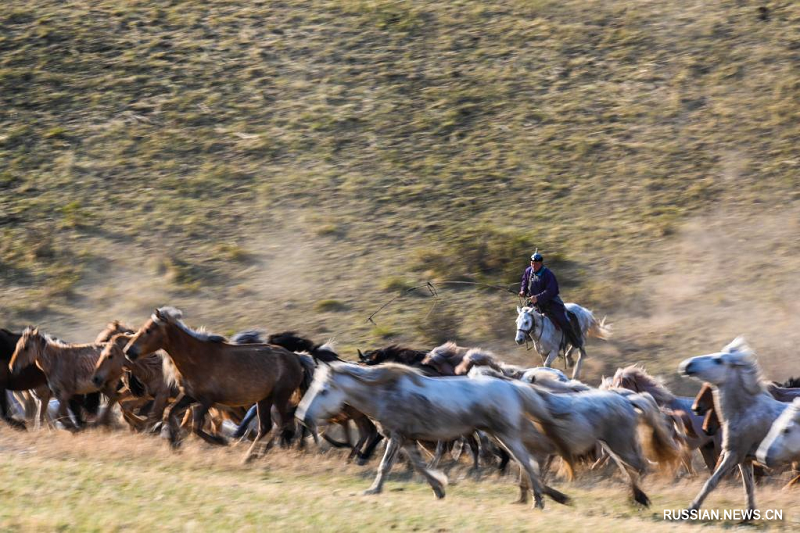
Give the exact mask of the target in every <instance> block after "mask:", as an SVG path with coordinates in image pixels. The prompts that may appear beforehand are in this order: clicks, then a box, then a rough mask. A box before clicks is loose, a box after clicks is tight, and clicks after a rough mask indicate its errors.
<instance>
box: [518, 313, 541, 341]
mask: <svg viewBox="0 0 800 533" xmlns="http://www.w3.org/2000/svg"><path fill="white" fill-rule="evenodd" d="M516 323H517V335H516V337H514V342H516V343H517V344H524V343H525V340H526V339H529V338H530V339H531V340H532V339H533V330H534V328H535V327H536V320H535V319H534V317H533V308H532V307H519V306H517V322H516Z"/></svg>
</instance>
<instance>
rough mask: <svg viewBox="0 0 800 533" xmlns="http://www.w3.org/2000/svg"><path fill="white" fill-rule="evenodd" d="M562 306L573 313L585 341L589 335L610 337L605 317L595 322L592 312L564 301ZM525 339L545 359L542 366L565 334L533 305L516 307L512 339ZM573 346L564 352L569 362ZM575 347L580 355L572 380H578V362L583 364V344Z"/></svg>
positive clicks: (555, 354) (552, 358)
mask: <svg viewBox="0 0 800 533" xmlns="http://www.w3.org/2000/svg"><path fill="white" fill-rule="evenodd" d="M564 307H566V308H567V311H568V312H569V313H573V314H574V315H575V316H576V317H577V318H578V324H579V325H580V330H581V337H582V339H583V341H584V343H585V342H586V339H587V338H588V337H597V338H598V339H603V340H608V339H609V338H611V325H610V324H606V323H605V321H606V319H605V318H604V319H603V320H601V321H599V322H598V321H597V319H596V318H595V317H594V315H593V314H592V312H591V311H589V310H588V309H585V308H583V307H581V306H580V305H578V304H574V303H567V304H564ZM526 340H530V341H531V342H533V347H534V348H536V351H537V352H538V353H539V355H541V356H542V359H543V360H544V366H553V363H554V362H555V360H556V357H558V354H559V352H560V351H561V347H562V346H563V345H564V343H565V342H566V335H565V334H564V332H563V331H561V330H559V329H557V328H556V326H555V324H554V323H553V321H552V320H550V319H549V318H548V317H546V316H545V315H543V314H541V313H540V312H539V311H537V310H536V308H534V307H519V306H518V307H517V335H516V337H515V338H514V341H515V342H516V343H517V344H523V343H524V342H525V341H526ZM574 349H575V347H574V346H570V347H569V349H567V351H566V353H565V354H564V357H565V358H566V360H567V361H568V362H569V361H571V356H572V351H573V350H574ZM578 350H579V351H580V355H578V360H577V361H576V362H575V368H574V369H573V371H572V379H580V377H581V365H582V364H583V358H584V357H586V350H584V349H583V347H581V348H578Z"/></svg>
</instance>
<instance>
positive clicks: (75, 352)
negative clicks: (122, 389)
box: [8, 328, 119, 429]
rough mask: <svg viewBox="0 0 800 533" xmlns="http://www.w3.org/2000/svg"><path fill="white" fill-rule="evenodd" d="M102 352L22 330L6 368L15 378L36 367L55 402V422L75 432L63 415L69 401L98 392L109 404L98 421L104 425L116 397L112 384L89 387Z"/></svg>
mask: <svg viewBox="0 0 800 533" xmlns="http://www.w3.org/2000/svg"><path fill="white" fill-rule="evenodd" d="M103 348H105V344H67V343H64V342H61V341H58V340H55V339H53V338H52V337H49V336H48V335H44V334H42V333H40V332H39V330H38V328H26V329H25V331H23V332H22V336H21V337H20V339H19V341H17V346H16V349H15V350H14V355H13V356H12V357H11V361H10V362H9V364H8V368H9V369H10V370H11V373H12V374H15V375H16V374H19V373H21V372H22V371H24V369H26V368H27V367H29V366H31V365H33V364H35V365H36V366H37V367H39V368H40V369H41V370H42V372H43V373H44V375H45V376H46V378H47V384H48V385H49V386H50V390H51V391H52V393H53V395H54V396H55V397H56V399H57V400H58V402H59V408H58V416H59V419H60V420H61V422H62V423H63V424H64V425H65V426H66V427H67V428H69V429H77V428H76V427H75V425H74V424H73V423H72V420H70V417H69V414H68V412H67V405H68V402H69V400H70V398H72V397H73V396H74V395H76V394H87V393H92V392H97V391H100V392H102V393H103V394H105V395H106V396H108V398H109V402H108V405H107V407H106V410H105V412H104V413H103V415H102V416H101V420H100V421H101V422H102V423H108V421H109V416H110V414H111V408H112V407H113V405H114V403H115V402H116V401H117V399H118V397H119V395H118V393H117V387H116V383H115V384H113V385H110V386H107V387H104V388H102V389H100V388H98V387H97V386H95V385H94V383H92V375H93V374H94V366H95V364H96V362H97V359H98V358H99V357H100V352H101V351H102V350H103Z"/></svg>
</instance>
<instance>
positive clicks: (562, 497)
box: [544, 487, 647, 505]
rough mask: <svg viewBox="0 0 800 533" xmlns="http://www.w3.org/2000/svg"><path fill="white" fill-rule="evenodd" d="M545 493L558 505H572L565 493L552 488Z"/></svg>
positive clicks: (546, 488)
mask: <svg viewBox="0 0 800 533" xmlns="http://www.w3.org/2000/svg"><path fill="white" fill-rule="evenodd" d="M544 491H545V494H547V495H548V496H550V498H552V499H553V501H554V502H556V503H560V504H561V505H569V504H570V503H572V499H571V498H570V497H569V496H567V495H566V494H564V493H563V492H559V491H557V490H556V489H554V488H552V487H545V488H544ZM642 494H644V493H642ZM645 498H647V496H645Z"/></svg>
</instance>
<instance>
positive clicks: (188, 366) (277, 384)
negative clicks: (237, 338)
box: [125, 307, 303, 461]
mask: <svg viewBox="0 0 800 533" xmlns="http://www.w3.org/2000/svg"><path fill="white" fill-rule="evenodd" d="M182 316H183V314H182V313H181V311H179V310H178V309H175V308H172V307H162V308H160V309H156V311H155V312H154V313H153V315H152V316H151V317H150V319H149V320H148V321H147V322H145V323H144V325H143V326H142V327H141V329H140V330H139V331H138V332H137V333H136V335H134V337H133V338H132V339H131V340H130V342H129V343H128V345H127V346H126V347H125V355H126V356H127V357H128V359H130V360H131V361H135V360H136V358H137V357H139V355H141V354H146V353H152V352H155V351H157V350H160V349H163V350H164V351H165V352H166V353H167V355H168V357H169V359H170V360H171V361H172V362H173V364H174V365H175V367H176V369H177V371H178V372H180V374H181V381H180V389H181V391H180V394H179V395H178V398H177V400H176V401H175V403H174V404H173V405H172V407H171V408H170V411H169V416H168V418H169V424H168V431H169V438H170V442H171V444H172V445H173V447H175V446H177V445H178V427H177V426H178V424H177V422H178V421H177V414H178V413H180V412H182V411H184V410H185V409H186V408H188V407H189V406H191V405H193V404H195V403H199V404H200V408H198V409H195V411H194V421H193V422H194V424H193V425H194V432H195V434H196V435H198V436H199V437H200V438H202V439H203V440H205V441H206V442H208V443H210V444H217V445H224V444H225V441H224V439H222V438H221V437H217V436H212V435H209V434H208V433H206V432H205V431H204V430H203V422H204V419H205V416H206V413H208V410H209V409H210V408H211V407H212V406H213V405H214V404H222V405H226V406H231V407H240V406H243V407H249V406H251V405H252V404H254V403H256V404H258V423H259V429H258V435H257V436H256V438H255V440H254V441H253V444H252V445H251V446H250V449H249V450H248V451H247V454H246V455H245V461H249V460H250V459H253V458H255V457H256V455H257V454H256V452H257V451H258V450H259V447H260V441H261V439H263V438H264V437H265V436H266V435H268V434H269V432H270V431H271V429H272V418H271V416H270V409H271V408H272V406H273V405H275V407H276V408H277V410H278V414H279V416H280V419H281V424H282V425H283V426H286V425H287V424H289V423H291V422H292V419H291V415H290V411H291V406H290V400H291V397H292V395H293V394H294V392H295V391H296V390H297V389H298V387H299V386H300V384H301V382H302V381H303V367H302V366H301V364H300V361H299V359H298V357H297V356H296V355H295V354H293V353H292V352H290V351H288V350H286V349H285V348H281V347H280V346H274V345H271V344H230V343H228V342H227V341H226V340H225V338H224V337H221V336H219V335H210V334H208V333H202V332H199V331H196V330H193V329H191V328H189V327H188V326H186V325H185V324H184V323H183V322H182V321H181V320H180V319H181V317H182ZM281 429H283V428H281Z"/></svg>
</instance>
